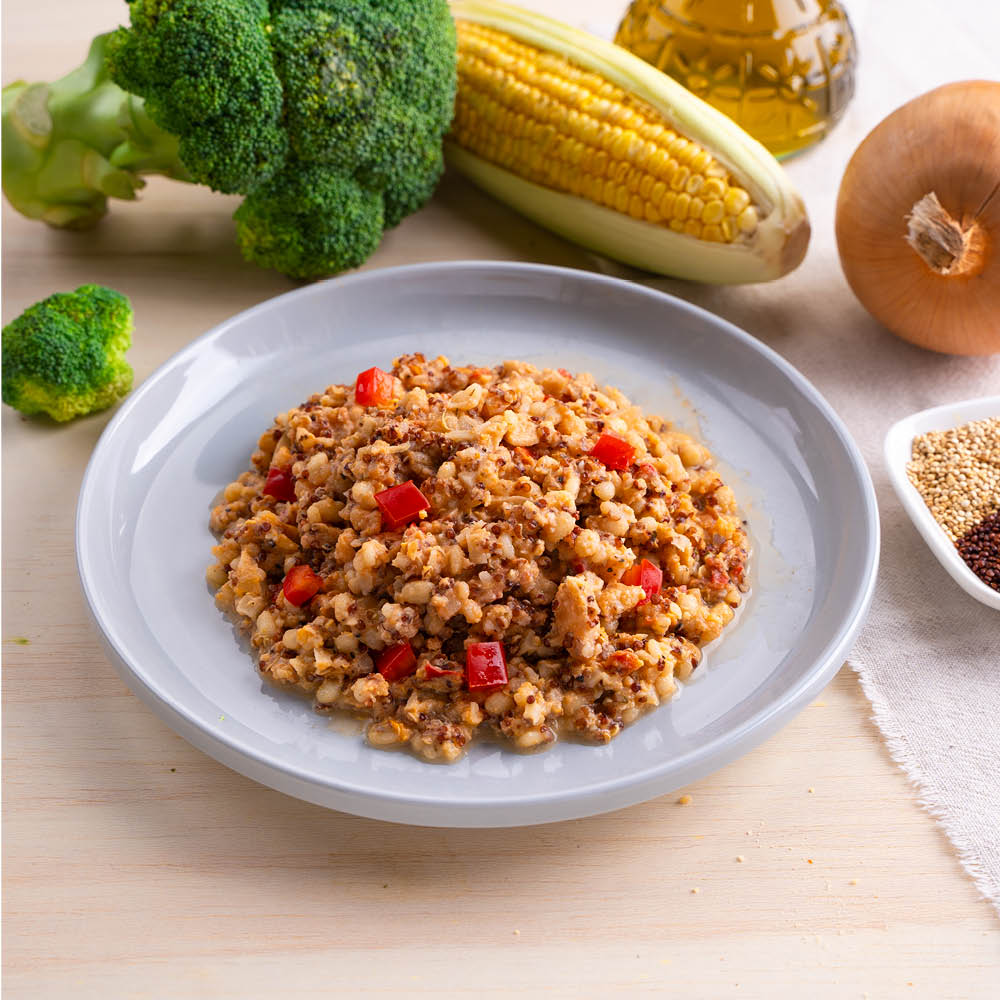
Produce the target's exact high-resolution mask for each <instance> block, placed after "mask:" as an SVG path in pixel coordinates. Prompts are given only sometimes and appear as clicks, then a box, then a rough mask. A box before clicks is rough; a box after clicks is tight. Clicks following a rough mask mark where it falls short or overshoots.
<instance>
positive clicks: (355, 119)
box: [3, 0, 456, 278]
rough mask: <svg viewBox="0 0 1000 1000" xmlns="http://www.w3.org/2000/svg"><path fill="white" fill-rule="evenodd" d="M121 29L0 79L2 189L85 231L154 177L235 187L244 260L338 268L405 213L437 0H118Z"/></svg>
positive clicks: (435, 140) (424, 137) (436, 124)
mask: <svg viewBox="0 0 1000 1000" xmlns="http://www.w3.org/2000/svg"><path fill="white" fill-rule="evenodd" d="M129 13H130V22H131V26H130V27H128V28H119V29H118V30H117V31H115V32H112V33H111V34H110V35H107V36H101V37H100V38H99V39H97V40H96V41H95V44H94V47H93V48H92V50H91V54H90V56H89V57H88V61H87V63H85V64H84V66H83V67H81V69H80V70H76V71H74V73H71V74H69V75H68V76H67V77H64V78H63V79H62V80H59V81H57V82H56V83H54V84H52V85H48V84H32V85H28V84H24V83H18V84H13V85H11V86H10V87H8V88H6V89H5V91H4V111H3V126H4V134H3V138H4V146H3V158H4V190H5V192H6V193H7V197H8V198H9V199H10V201H11V202H12V203H13V204H14V206H15V207H16V208H18V209H19V210H20V211H21V212H23V213H24V214H26V215H30V216H32V217H35V218H42V219H44V220H45V221H47V222H49V223H51V224H53V225H60V226H68V225H72V226H75V227H77V228H81V227H84V226H86V225H92V224H93V223H94V222H96V221H97V219H99V218H100V217H101V215H103V214H104V212H105V211H106V207H107V198H108V197H109V196H111V197H123V198H134V197H135V192H136V191H137V190H138V189H139V188H140V187H141V186H142V184H143V180H142V176H143V175H145V174H149V173H165V174H167V175H169V176H172V177H175V178H178V179H182V180H191V181H194V182H197V183H201V184H206V185H208V186H209V187H211V188H213V189H215V190H217V191H223V192H228V193H239V194H243V195H244V196H245V201H244V203H243V205H242V206H241V207H240V208H239V209H238V210H237V213H236V222H237V238H238V242H239V245H240V247H241V249H242V251H243V254H244V256H245V257H246V258H247V259H248V260H251V261H253V262H255V263H258V264H260V265H262V266H265V267H273V268H275V269H277V270H279V271H282V272H284V273H285V274H288V275H291V276H293V277H300V278H315V277H321V276H324V275H327V274H332V273H336V272H337V271H341V270H344V269H346V268H349V267H356V266H357V265H358V264H360V263H361V262H362V261H364V260H365V259H366V258H367V257H368V256H369V255H370V254H371V253H372V252H373V250H374V249H375V247H377V246H378V243H379V240H380V238H381V234H382V231H383V230H384V229H386V228H389V227H391V226H395V225H396V224H397V223H398V222H399V221H400V220H401V219H402V218H403V217H404V216H406V215H408V214H409V213H411V212H414V211H416V210H417V209H418V208H420V207H421V206H422V205H423V204H424V203H425V202H426V201H427V199H428V198H429V197H430V195H431V193H432V192H433V190H434V187H435V186H436V184H437V181H438V179H439V178H440V176H441V173H442V171H443V166H444V164H443V157H442V154H441V144H442V139H443V136H444V134H445V132H446V131H447V129H448V127H449V125H450V123H451V118H452V114H453V109H454V98H455V85H456V67H455V63H456V54H455V49H456V41H455V27H454V23H453V22H452V18H451V13H450V11H449V8H448V4H447V0H269V2H268V0H129Z"/></svg>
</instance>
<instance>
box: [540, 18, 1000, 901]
mask: <svg viewBox="0 0 1000 1000" xmlns="http://www.w3.org/2000/svg"><path fill="white" fill-rule="evenodd" d="M562 6H563V5H562V4H561V3H559V2H556V3H547V4H545V7H546V9H547V10H548V9H551V10H552V12H553V13H558V14H560V15H561V16H563V17H564V18H565V19H566V20H570V21H575V22H576V23H577V24H580V25H581V26H582V27H586V28H588V29H589V30H591V31H593V32H595V33H596V34H601V35H603V36H604V37H609V38H610V37H612V36H613V33H614V28H615V21H614V18H615V16H616V15H617V12H615V11H609V10H607V9H606V8H603V9H602V5H598V4H593V3H592V4H589V5H588V7H589V8H590V10H589V11H588V13H589V14H591V15H592V16H591V17H590V18H589V19H587V18H585V17H584V18H581V17H580V16H579V14H577V16H576V17H574V16H573V14H571V13H570V10H569V5H565V6H566V7H567V9H565V10H561V9H559V8H561V7H562ZM847 7H848V11H849V13H850V15H851V17H852V19H853V21H854V26H855V30H856V32H857V35H858V40H859V50H860V53H861V61H860V67H859V69H860V71H859V75H858V89H857V92H856V95H855V99H854V101H853V103H852V104H851V106H850V107H849V109H848V111H847V114H846V115H845V117H844V119H843V120H842V121H841V122H840V124H839V125H838V126H837V128H836V129H835V130H834V131H833V132H832V133H831V134H830V136H829V137H828V138H827V139H826V140H824V141H823V142H822V143H820V144H819V145H817V146H815V147H813V148H812V149H811V150H809V151H807V152H805V153H802V154H800V155H799V156H798V157H795V158H793V159H792V160H790V161H788V162H787V164H786V166H787V169H788V172H789V174H790V175H791V177H792V179H793V181H794V182H795V184H796V185H797V187H798V188H799V190H800V191H801V193H802V195H803V197H804V198H805V201H806V205H807V206H808V209H809V215H810V220H811V223H812V228H813V237H812V242H811V244H810V248H809V253H808V256H807V257H806V260H805V263H804V264H803V265H802V267H801V268H800V269H799V270H798V271H796V272H795V273H794V274H792V275H790V276H789V277H787V278H784V279H782V280H780V281H778V282H775V283H773V284H769V285H757V286H749V287H745V288H718V289H716V288H706V287H700V286H696V285H691V284H687V283H685V282H676V281H669V280H646V279H643V278H642V277H640V276H639V275H637V274H635V273H633V272H628V273H627V276H628V277H630V278H632V279H633V280H643V281H644V283H646V284H649V285H652V286H654V287H657V288H661V289H663V290H664V291H668V292H671V293H673V294H675V295H678V296H680V297H682V298H685V299H688V300H689V301H692V302H695V303H697V304H699V305H702V306H704V307H705V308H707V309H710V310H712V311H713V312H715V313H717V314H719V315H721V316H723V317H725V318H726V319H729V320H731V321H732V322H734V323H736V324H737V325H739V326H741V327H743V328H744V329H745V330H748V331H749V332H750V333H752V334H754V335H755V336H756V337H759V338H760V339H761V340H763V341H765V342H766V343H768V344H769V345H770V346H771V347H773V348H775V349H776V350H777V351H779V352H780V353H781V354H783V355H784V356H785V357H786V358H788V360H789V361H791V362H792V364H794V365H795V366H796V367H797V368H799V370H800V371H802V372H803V373H804V374H805V375H806V377H807V378H809V379H810V380H811V381H812V382H813V384H814V385H815V386H816V387H817V388H818V389H819V390H820V392H822V393H823V394H824V395H825V396H826V398H827V399H828V400H829V401H830V403H831V404H832V405H833V406H834V408H835V409H836V410H837V412H838V413H839V414H840V416H841V417H842V418H843V420H844V421H845V423H846V424H847V426H848V428H849V429H850V431H851V433H852V434H853V435H854V439H855V440H856V441H857V443H858V445H859V446H860V448H861V451H862V453H863V455H864V457H865V460H866V461H867V463H868V468H869V469H870V470H871V474H872V479H873V480H874V483H875V490H876V493H877V494H878V503H879V508H880V511H881V522H882V558H881V565H880V569H879V577H878V584H877V587H876V591H875V597H874V601H873V604H872V608H871V613H870V615H869V618H868V621H867V624H866V626H865V628H864V631H863V632H862V634H861V636H860V638H859V640H858V642H857V644H856V646H855V648H854V650H853V652H852V653H851V656H850V657H849V661H848V662H849V663H850V665H851V666H852V667H853V668H854V669H855V670H856V671H857V672H858V675H859V676H860V678H861V684H862V686H863V688H864V690H865V693H866V694H867V695H868V698H869V699H870V700H871V703H872V707H873V714H874V719H875V722H876V723H877V725H878V727H879V729H880V730H881V731H882V733H883V735H884V737H885V740H886V743H887V745H888V748H889V752H890V753H891V754H892V756H893V758H894V759H895V760H896V761H897V762H898V763H899V764H900V766H901V767H902V768H903V769H904V770H905V771H906V773H907V775H908V776H909V778H910V779H911V781H912V783H913V786H914V788H915V790H916V793H917V796H918V798H919V800H920V802H921V803H922V804H923V805H924V806H925V807H926V808H927V810H928V811H929V812H930V813H931V814H932V815H933V816H935V817H936V818H937V819H938V820H939V821H940V823H941V825H942V826H943V828H944V830H945V832H946V833H947V835H948V837H949V838H950V839H951V841H952V843H953V844H954V845H955V848H956V850H957V851H958V854H959V857H960V859H961V861H962V864H963V865H964V866H965V868H966V870H967V871H968V872H969V874H970V875H971V876H972V878H973V879H974V880H975V883H976V885H977V886H978V888H979V890H980V891H981V892H982V893H983V895H984V896H986V897H987V898H988V899H989V900H990V901H991V902H992V903H993V904H994V905H995V906H996V907H997V908H998V910H1000V612H998V611H995V610H993V609H992V608H988V607H986V606H985V605H982V604H980V603H978V602H977V601H975V600H974V599H973V598H971V597H969V596H968V595H967V594H966V593H965V592H964V591H963V590H961V589H960V588H959V587H958V585H957V584H955V583H954V581H953V580H952V579H951V577H950V576H948V574H947V573H946V572H945V571H944V569H943V568H942V567H941V566H940V565H939V563H938V562H937V560H936V559H935V558H934V556H933V555H931V553H930V551H929V550H928V549H927V547H926V546H925V544H924V542H923V540H922V538H921V537H920V536H919V535H918V533H917V531H916V529H915V528H914V527H913V525H912V524H911V523H910V521H909V518H908V517H907V515H906V513H905V512H904V511H903V508H902V507H901V505H900V504H899V502H898V501H897V499H896V496H895V494H894V492H893V490H892V487H891V485H890V483H889V479H888V476H887V474H886V469H885V462H884V460H883V458H882V441H883V438H884V437H885V433H886V431H887V430H888V429H889V427H890V426H891V425H892V424H893V423H894V422H895V421H896V420H899V419H901V418H902V417H905V416H907V415H908V414H910V413H913V412H915V411H917V410H922V409H926V408H927V407H930V406H936V405H938V404H941V403H949V402H955V401H958V400H963V399H969V398H972V397H975V396H985V395H995V394H998V393H1000V355H994V356H993V357H992V358H979V359H976V358H956V357H948V356H944V355H938V354H934V353H931V352H928V351H923V350H920V349H918V348H916V347H911V346H910V345H908V344H906V343H904V342H902V341H900V340H898V339H896V338H895V337H893V336H891V335H890V334H889V333H887V332H886V331H885V330H884V329H883V328H882V327H880V326H879V324H877V323H876V322H875V321H874V320H872V319H871V318H870V317H869V316H868V314H867V313H866V312H865V311H864V310H863V309H862V308H861V306H860V305H859V304H858V302H857V300H856V299H855V298H854V296H853V295H852V293H851V291H850V289H849V288H848V286H847V284H846V282H845V280H844V277H843V274H842V272H841V269H840V264H839V260H838V255H837V248H836V241H835V238H834V229H833V223H834V210H835V205H836V196H837V191H838V188H839V184H840V178H841V176H842V175H843V172H844V168H845V167H846V165H847V162H848V160H849V159H850V157H851V154H852V153H853V152H854V150H855V149H856V148H857V146H858V144H859V143H860V142H861V140H862V139H863V138H864V137H865V135H867V134H868V132H869V131H870V130H871V129H872V128H874V127H875V125H876V124H878V122H879V121H881V120H882V119H883V118H884V117H885V116H886V115H887V114H888V113H889V112H891V111H892V110H894V109H895V108H897V107H898V106H899V105H901V104H903V103H905V102H906V101H908V100H910V99H912V98H913V97H916V96H917V95H919V94H921V93H923V92H925V91H927V90H930V89H932V88H933V87H935V86H938V85H940V84H942V83H946V82H950V81H952V80H962V79H973V78H986V79H996V78H997V69H998V65H997V61H996V52H995V50H991V49H989V48H988V45H989V42H988V41H987V40H988V39H990V38H993V39H995V38H997V37H1000V5H992V4H980V3H978V2H977V0H954V2H953V3H952V4H950V5H949V16H948V17H942V16H941V8H940V5H939V4H937V3H936V2H932V0H906V2H905V3H897V2H895V0H892V2H880V3H875V4H868V3H863V2H859V0H855V2H853V3H852V2H851V0H847ZM987 8H988V9H987ZM973 27H974V29H975V30H970V28H973ZM931 53H932V54H933V58H925V56H927V55H928V54H931ZM942 155H947V151H945V150H942ZM901 238H902V237H901ZM595 266H598V265H596V264H595ZM603 269H605V270H607V265H604V267H603ZM614 273H617V274H625V272H623V271H621V270H618V269H616V270H615V271H614ZM996 322H997V325H998V327H1000V316H998V317H997V320H996ZM998 415H1000V414H998Z"/></svg>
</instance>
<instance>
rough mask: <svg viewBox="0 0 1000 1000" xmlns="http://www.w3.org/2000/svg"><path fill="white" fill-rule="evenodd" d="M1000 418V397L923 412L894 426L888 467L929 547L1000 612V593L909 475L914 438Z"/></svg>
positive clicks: (977, 596) (889, 439)
mask: <svg viewBox="0 0 1000 1000" xmlns="http://www.w3.org/2000/svg"><path fill="white" fill-rule="evenodd" d="M988 417H1000V396H986V397H984V398H982V399H966V400H963V401H962V402H960V403H947V404H945V405H944V406H935V407H933V408H932V409H929V410H921V411H920V412H919V413H914V414H912V415H911V416H909V417H904V418H903V419H902V420H900V421H898V422H897V423H895V424H893V425H892V427H890V428H889V433H888V434H886V436H885V446H884V449H885V464H886V466H887V467H888V469H889V479H890V480H891V481H892V488H893V489H894V490H895V491H896V496H898V497H899V501H900V503H902V505H903V509H904V510H905V511H906V513H907V514H908V515H909V516H910V520H911V521H912V522H913V524H914V527H916V529H917V531H919V532H920V534H921V535H922V536H923V539H924V541H925V542H926V543H927V546H928V548H929V549H930V550H931V552H933V553H934V555H935V556H936V557H937V560H938V562H939V563H941V565H942V566H943V567H944V568H945V569H946V570H947V571H948V573H949V575H950V576H951V578H952V579H953V580H954V581H955V583H957V584H958V585H959V586H960V587H961V588H962V590H964V591H965V592H966V593H967V594H971V595H972V596H973V597H974V598H975V599H976V600H977V601H982V603H983V604H986V605H987V606H989V607H991V608H996V609H997V610H998V611H1000V593H998V592H997V591H995V590H994V589H993V588H992V587H988V586H987V585H986V584H985V583H983V581H982V580H980V579H979V577H978V576H976V574H975V573H973V572H972V570H971V569H969V567H968V566H966V565H965V563H964V562H963V560H962V557H961V556H960V555H959V554H958V550H957V549H956V548H955V546H954V544H953V542H952V540H951V539H950V538H949V537H948V536H947V535H946V534H945V533H944V531H943V530H942V528H941V526H940V525H939V524H938V523H937V521H935V520H934V515H933V514H931V512H930V511H929V510H928V509H927V504H925V503H924V498H923V497H922V496H921V495H920V494H919V493H918V492H917V489H916V487H915V486H914V485H913V483H911V482H910V480H909V479H908V478H907V476H906V465H907V463H908V462H909V461H910V455H911V446H912V444H913V439H914V438H915V437H916V436H917V435H918V434H926V433H927V432H928V431H948V430H951V429H952V428H954V427H961V426H962V424H967V423H969V422H970V421H972V420H985V419H987V418H988Z"/></svg>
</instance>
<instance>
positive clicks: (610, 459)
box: [590, 434, 635, 472]
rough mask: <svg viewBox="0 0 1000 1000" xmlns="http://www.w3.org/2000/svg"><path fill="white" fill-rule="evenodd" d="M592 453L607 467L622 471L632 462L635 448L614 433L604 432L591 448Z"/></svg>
mask: <svg viewBox="0 0 1000 1000" xmlns="http://www.w3.org/2000/svg"><path fill="white" fill-rule="evenodd" d="M590 454H591V455H593V456H594V458H596V459H597V461H598V462H600V463H601V464H602V465H604V466H605V467H606V468H608V469H613V470H614V471H616V472H620V471H621V470H622V469H627V468H628V467H629V466H630V465H631V464H632V459H633V458H635V448H633V447H632V445H630V444H629V443H628V441H623V440H622V439H621V438H619V437H615V436H614V434H602V435H601V436H600V437H599V438H598V439H597V442H596V443H595V444H594V447H593V448H591V449H590Z"/></svg>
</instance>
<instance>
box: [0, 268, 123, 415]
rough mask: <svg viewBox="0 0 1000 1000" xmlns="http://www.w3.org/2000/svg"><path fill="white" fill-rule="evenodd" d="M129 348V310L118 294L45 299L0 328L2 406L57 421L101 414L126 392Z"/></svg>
mask: <svg viewBox="0 0 1000 1000" xmlns="http://www.w3.org/2000/svg"><path fill="white" fill-rule="evenodd" d="M131 343H132V306H131V305H130V304H129V300H128V299H127V298H125V296H124V295H122V294H121V293H120V292H116V291H113V290H112V289H110V288H104V287H103V286H101V285H81V286H80V287H79V288H78V289H77V290H76V291H75V292H57V293H56V294H55V295H50V296H49V297H48V298H47V299H42V301H41V302H36V303H35V304H34V305H33V306H29V307H28V308H27V309H25V311H24V312H23V313H21V315H20V316H18V317H17V319H15V320H14V321H13V322H11V323H8V324H7V326H5V327H4V328H3V380H2V381H3V401H4V402H5V403H6V404H7V405H8V406H13V407H14V408H15V409H17V410H20V411H21V412H22V413H28V414H34V413H47V414H48V415H49V416H50V417H52V418H53V419H54V420H60V421H64V420H72V419H73V417H79V416H83V415H84V414H86V413H93V412H95V411H96V410H103V409H105V408H106V407H108V406H110V405H111V404H112V403H114V402H116V401H117V400H119V399H121V398H122V397H123V396H125V395H126V394H127V393H128V392H129V390H130V389H131V388H132V374H133V373H132V368H131V367H130V366H129V364H128V362H127V361H126V360H125V352H126V351H127V350H128V348H129V346H130V345H131Z"/></svg>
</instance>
